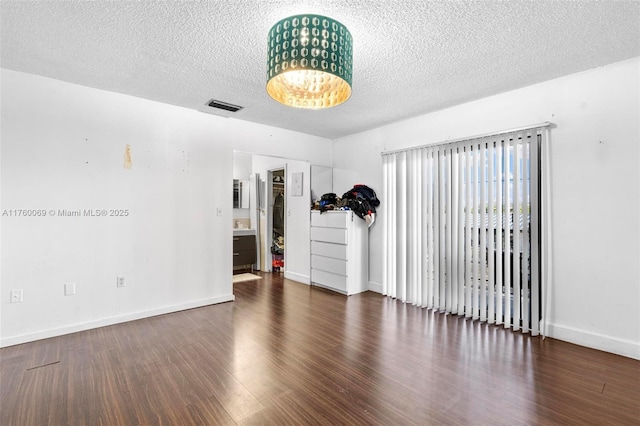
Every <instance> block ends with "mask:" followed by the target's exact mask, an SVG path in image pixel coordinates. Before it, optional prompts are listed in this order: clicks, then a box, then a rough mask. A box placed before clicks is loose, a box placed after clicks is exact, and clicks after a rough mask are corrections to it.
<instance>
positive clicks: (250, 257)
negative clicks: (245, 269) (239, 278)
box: [233, 250, 256, 266]
mask: <svg viewBox="0 0 640 426" xmlns="http://www.w3.org/2000/svg"><path fill="white" fill-rule="evenodd" d="M254 263H256V251H255V250H239V251H236V250H234V251H233V266H238V265H252V264H254Z"/></svg>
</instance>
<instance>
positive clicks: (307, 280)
mask: <svg viewBox="0 0 640 426" xmlns="http://www.w3.org/2000/svg"><path fill="white" fill-rule="evenodd" d="M284 277H285V278H286V279H288V280H293V281H298V282H299V283H302V284H311V277H310V276H309V275H302V274H297V273H295V272H291V271H284Z"/></svg>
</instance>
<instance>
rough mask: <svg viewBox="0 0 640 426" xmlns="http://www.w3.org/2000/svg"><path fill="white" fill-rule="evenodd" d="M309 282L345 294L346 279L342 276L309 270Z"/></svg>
mask: <svg viewBox="0 0 640 426" xmlns="http://www.w3.org/2000/svg"><path fill="white" fill-rule="evenodd" d="M311 282H312V283H315V284H319V285H321V286H323V287H328V288H331V289H334V290H338V291H340V292H342V293H346V292H347V277H345V276H344V275H337V274H332V273H331V272H326V271H320V270H318V269H313V268H311Z"/></svg>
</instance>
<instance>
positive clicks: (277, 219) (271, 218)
mask: <svg viewBox="0 0 640 426" xmlns="http://www.w3.org/2000/svg"><path fill="white" fill-rule="evenodd" d="M286 175H287V174H286V171H285V169H284V168H278V169H272V170H269V173H268V176H267V179H268V181H269V186H270V190H269V191H268V200H269V202H268V204H267V205H268V209H269V214H268V224H269V227H268V228H269V229H268V230H267V238H268V242H269V252H268V253H269V254H270V262H269V264H270V266H271V268H270V269H271V271H272V272H278V273H283V272H284V265H285V249H286V232H285V229H286V214H285V212H286V187H287V186H286V181H285V180H286Z"/></svg>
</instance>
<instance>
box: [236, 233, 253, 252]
mask: <svg viewBox="0 0 640 426" xmlns="http://www.w3.org/2000/svg"><path fill="white" fill-rule="evenodd" d="M255 248H256V236H255V235H241V236H238V237H233V251H234V252H236V251H238V250H253V249H255Z"/></svg>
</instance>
